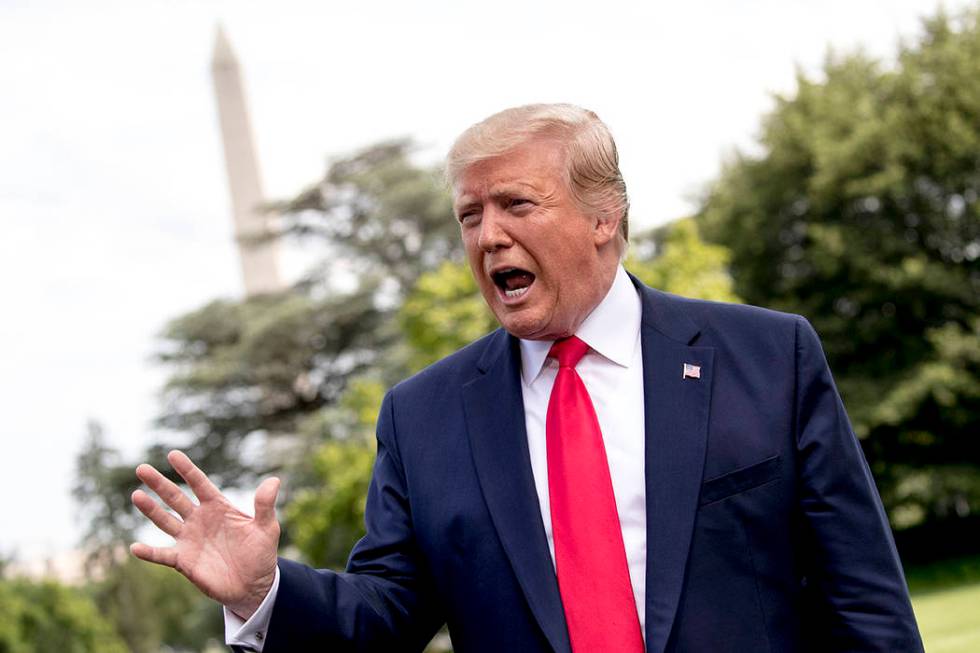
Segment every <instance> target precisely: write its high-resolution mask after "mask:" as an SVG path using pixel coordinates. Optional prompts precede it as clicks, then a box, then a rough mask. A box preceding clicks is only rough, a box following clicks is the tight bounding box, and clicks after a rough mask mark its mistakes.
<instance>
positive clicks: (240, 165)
mask: <svg viewBox="0 0 980 653" xmlns="http://www.w3.org/2000/svg"><path fill="white" fill-rule="evenodd" d="M211 75H212V78H213V80H214V93H215V96H216V98H217V100H218V120H219V122H220V123H221V138H222V141H223V142H224V150H225V168H226V169H227V171H228V187H229V190H230V191H231V208H232V213H233V214H234V219H235V240H236V241H237V243H238V254H239V258H240V260H241V265H242V278H243V280H244V284H245V295H246V296H247V297H251V296H254V295H260V294H264V293H270V292H276V291H278V290H281V289H282V283H281V282H280V280H279V263H278V245H277V243H276V240H275V239H274V238H266V237H267V236H268V235H269V234H270V233H271V228H270V227H271V225H270V220H271V215H270V214H269V213H268V212H267V211H265V210H264V209H263V202H264V196H263V193H262V180H261V178H260V176H259V164H258V158H257V157H256V155H255V144H254V143H253V141H252V128H251V124H250V122H249V118H248V108H247V107H246V105H245V91H244V89H243V86H242V77H241V73H240V71H239V68H238V59H237V58H236V57H235V53H234V52H233V51H232V49H231V44H230V43H228V37H227V36H225V32H224V30H223V29H222V28H221V26H220V25H219V26H218V30H217V35H216V37H215V41H214V55H213V57H212V60H211Z"/></svg>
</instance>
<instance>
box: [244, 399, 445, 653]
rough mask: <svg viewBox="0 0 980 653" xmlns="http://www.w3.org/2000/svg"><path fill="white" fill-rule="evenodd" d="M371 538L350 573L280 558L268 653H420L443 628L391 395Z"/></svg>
mask: <svg viewBox="0 0 980 653" xmlns="http://www.w3.org/2000/svg"><path fill="white" fill-rule="evenodd" d="M377 437H378V454H377V459H376V460H375V465H374V473H373V476H372V479H371V484H370V487H369V489H368V497H367V504H366V507H365V525H366V527H367V534H366V535H365V536H364V538H363V539H361V541H360V542H358V543H357V545H356V546H355V547H354V550H353V551H352V552H351V556H350V559H349V561H348V564H347V571H346V572H345V573H337V572H333V571H330V570H323V569H312V568H310V567H307V566H306V565H302V564H299V563H296V562H292V561H289V560H285V559H280V561H279V569H280V573H281V578H280V583H279V592H278V594H277V596H276V603H275V608H274V609H273V613H272V620H271V622H270V625H269V631H268V635H267V639H266V642H265V646H264V649H263V653H285V652H293V651H312V650H317V651H319V650H322V651H324V652H330V653H334V652H346V651H357V652H368V651H396V650H397V651H421V650H422V649H423V648H425V645H426V644H427V643H428V642H429V640H430V639H431V638H432V636H433V635H434V634H435V631H436V630H437V629H438V628H439V626H440V625H441V624H442V623H443V620H444V619H443V617H442V611H441V610H440V609H439V607H438V602H437V601H436V598H435V593H434V591H433V589H432V586H431V580H430V576H429V574H428V573H427V571H426V569H425V567H424V564H423V561H422V557H421V555H420V554H419V552H418V549H417V547H416V545H415V540H414V536H413V532H412V520H411V507H410V504H409V500H408V491H407V487H406V485H407V484H406V478H405V473H404V469H403V467H402V463H401V459H400V456H399V453H398V446H397V441H396V437H395V420H394V408H393V400H392V395H391V393H390V392H389V393H388V395H387V396H386V397H385V399H384V401H383V402H382V405H381V411H380V415H379V417H378V427H377Z"/></svg>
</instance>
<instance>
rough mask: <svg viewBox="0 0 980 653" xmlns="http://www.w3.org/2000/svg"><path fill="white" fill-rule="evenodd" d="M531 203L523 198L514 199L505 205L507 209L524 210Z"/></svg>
mask: <svg viewBox="0 0 980 653" xmlns="http://www.w3.org/2000/svg"><path fill="white" fill-rule="evenodd" d="M532 204H533V202H531V200H529V199H525V198H523V197H515V198H513V199H512V200H510V202H509V203H508V204H507V208H508V209H525V208H527V207H529V206H531V205H532Z"/></svg>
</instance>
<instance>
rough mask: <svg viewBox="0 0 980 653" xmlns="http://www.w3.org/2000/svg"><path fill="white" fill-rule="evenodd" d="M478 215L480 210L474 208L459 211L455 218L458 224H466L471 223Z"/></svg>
mask: <svg viewBox="0 0 980 653" xmlns="http://www.w3.org/2000/svg"><path fill="white" fill-rule="evenodd" d="M479 215H480V212H479V211H478V210H476V209H469V210H466V211H463V212H462V213H460V214H459V215H458V216H457V217H456V219H457V220H459V223H460V224H462V225H466V224H470V223H472V222H473V221H474V220H475V219H476V218H477V217H478V216H479Z"/></svg>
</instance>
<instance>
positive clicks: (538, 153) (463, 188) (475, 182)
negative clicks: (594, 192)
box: [453, 139, 565, 200]
mask: <svg viewBox="0 0 980 653" xmlns="http://www.w3.org/2000/svg"><path fill="white" fill-rule="evenodd" d="M564 178H565V152H564V148H563V147H562V145H561V143H559V142H557V141H554V140H551V139H534V140H531V141H528V142H527V143H524V144H522V145H518V146H517V147H514V148H512V149H510V150H508V151H507V152H504V153H503V154H500V155H497V156H494V157H491V158H489V159H483V160H481V161H477V162H476V163H473V164H471V165H469V166H467V167H466V168H464V169H463V170H462V171H461V172H460V174H459V177H458V178H457V179H456V183H455V185H454V187H453V195H454V196H455V197H456V199H457V200H460V199H463V198H470V197H481V196H484V195H487V194H490V193H494V192H497V191H500V190H506V189H508V188H511V187H513V188H515V189H522V188H523V189H527V190H538V191H542V192H546V191H548V190H551V189H553V188H554V187H555V186H556V185H560V184H562V183H563V181H564Z"/></svg>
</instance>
